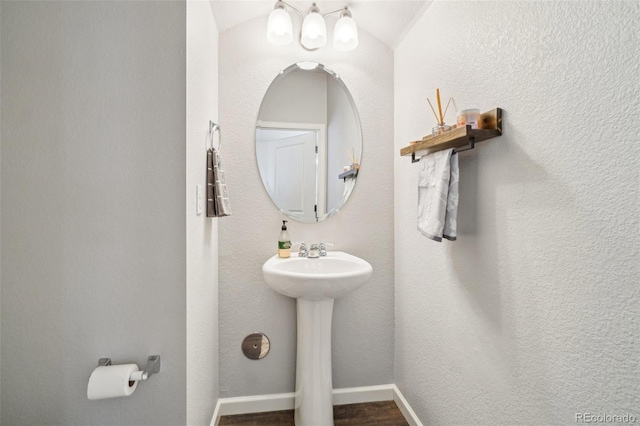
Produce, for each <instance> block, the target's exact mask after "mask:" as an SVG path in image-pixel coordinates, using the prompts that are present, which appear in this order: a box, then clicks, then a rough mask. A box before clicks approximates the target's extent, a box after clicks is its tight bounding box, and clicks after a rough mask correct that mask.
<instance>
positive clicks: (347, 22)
mask: <svg viewBox="0 0 640 426" xmlns="http://www.w3.org/2000/svg"><path fill="white" fill-rule="evenodd" d="M333 47H334V49H336V50H341V51H343V52H344V51H347V50H353V49H355V48H356V47H358V27H357V26H356V21H354V20H353V18H351V17H349V16H343V17H342V18H340V19H338V22H336V27H335V29H334V30H333Z"/></svg>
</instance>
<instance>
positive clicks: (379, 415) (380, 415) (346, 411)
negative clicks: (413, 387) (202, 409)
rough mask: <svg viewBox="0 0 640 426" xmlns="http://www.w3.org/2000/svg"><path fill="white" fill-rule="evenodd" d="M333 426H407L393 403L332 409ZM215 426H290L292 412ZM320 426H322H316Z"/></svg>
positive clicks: (227, 419) (222, 420)
mask: <svg viewBox="0 0 640 426" xmlns="http://www.w3.org/2000/svg"><path fill="white" fill-rule="evenodd" d="M333 422H334V424H335V426H343V425H350V426H354V425H362V426H364V425H367V426H373V425H375V426H408V425H409V423H407V421H406V420H405V419H404V416H403V415H402V413H401V412H400V410H399V409H398V406H397V405H396V403H395V402H393V401H381V402H367V403H364V404H348V405H334V406H333ZM219 426H294V423H293V410H285V411H270V412H268V413H254V414H239V415H236V416H222V417H220V423H219ZM317 426H323V425H317Z"/></svg>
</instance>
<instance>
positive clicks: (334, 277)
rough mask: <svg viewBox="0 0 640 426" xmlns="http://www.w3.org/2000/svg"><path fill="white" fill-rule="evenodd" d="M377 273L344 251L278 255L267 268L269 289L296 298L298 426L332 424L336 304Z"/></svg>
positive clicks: (265, 274)
mask: <svg viewBox="0 0 640 426" xmlns="http://www.w3.org/2000/svg"><path fill="white" fill-rule="evenodd" d="M372 272H373V268H372V267H371V265H370V264H369V262H367V261H366V260H363V259H360V258H359V257H356V256H353V255H350V254H348V253H344V252H341V251H330V252H327V256H323V257H319V258H306V257H298V256H297V255H295V254H293V255H292V256H291V257H290V258H288V259H281V258H279V257H278V256H277V255H276V256H273V257H272V258H270V259H269V260H267V261H266V262H265V263H264V265H263V266H262V273H263V275H264V279H265V281H266V282H267V285H268V286H269V287H271V288H272V289H273V290H275V291H277V292H278V293H280V294H283V295H285V296H289V297H293V298H295V299H297V307H298V353H297V365H296V392H295V398H296V401H295V422H296V426H331V425H333V395H332V390H333V387H332V381H331V380H332V378H331V317H332V314H333V300H334V299H336V298H338V297H342V296H344V295H345V294H347V293H349V292H352V291H353V290H355V289H357V288H359V287H360V286H362V285H363V284H364V283H365V282H366V281H367V280H369V278H370V277H371V273H372Z"/></svg>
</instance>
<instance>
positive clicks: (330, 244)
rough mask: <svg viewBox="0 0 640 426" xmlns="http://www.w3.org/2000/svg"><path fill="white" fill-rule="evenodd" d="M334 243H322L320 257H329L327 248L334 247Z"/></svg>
mask: <svg viewBox="0 0 640 426" xmlns="http://www.w3.org/2000/svg"><path fill="white" fill-rule="evenodd" d="M333 245H334V243H330V242H324V241H322V242H320V256H326V255H327V247H326V246H333Z"/></svg>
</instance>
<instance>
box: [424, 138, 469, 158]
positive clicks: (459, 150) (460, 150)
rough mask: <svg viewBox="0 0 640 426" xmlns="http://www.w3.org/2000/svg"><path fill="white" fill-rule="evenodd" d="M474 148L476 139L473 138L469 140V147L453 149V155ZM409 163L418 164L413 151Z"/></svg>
mask: <svg viewBox="0 0 640 426" xmlns="http://www.w3.org/2000/svg"><path fill="white" fill-rule="evenodd" d="M475 146H476V138H474V137H473V136H472V137H470V138H469V145H467V146H466V147H464V148H463V149H460V148H454V149H453V153H454V154H456V153H458V152H462V151H468V150H470V149H473V148H475ZM411 162H412V163H419V162H420V159H419V158H418V159H417V160H416V153H415V151H414V152H412V153H411Z"/></svg>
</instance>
